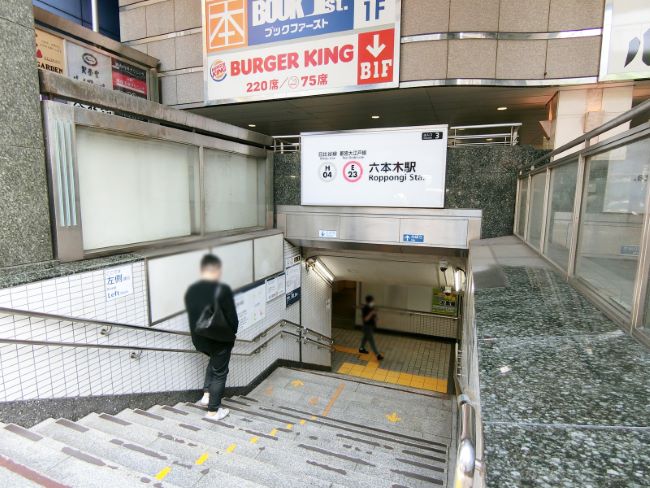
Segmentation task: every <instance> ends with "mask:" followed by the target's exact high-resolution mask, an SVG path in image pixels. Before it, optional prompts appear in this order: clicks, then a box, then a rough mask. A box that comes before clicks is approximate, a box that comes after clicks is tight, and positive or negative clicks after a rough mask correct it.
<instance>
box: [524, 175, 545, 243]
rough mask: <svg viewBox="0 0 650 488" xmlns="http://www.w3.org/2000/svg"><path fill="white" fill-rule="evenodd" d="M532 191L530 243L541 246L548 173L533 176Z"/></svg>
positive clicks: (529, 223)
mask: <svg viewBox="0 0 650 488" xmlns="http://www.w3.org/2000/svg"><path fill="white" fill-rule="evenodd" d="M530 186H531V192H530V198H531V200H530V215H529V222H528V236H527V237H528V238H527V239H526V240H527V241H528V243H529V244H531V245H532V246H534V247H536V248H537V249H539V248H540V244H541V241H542V224H543V223H544V222H542V220H543V218H544V191H545V190H546V173H545V172H544V173H539V174H536V175H535V176H533V179H532V181H531V185H530Z"/></svg>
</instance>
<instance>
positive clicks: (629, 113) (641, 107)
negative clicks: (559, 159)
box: [531, 100, 650, 166]
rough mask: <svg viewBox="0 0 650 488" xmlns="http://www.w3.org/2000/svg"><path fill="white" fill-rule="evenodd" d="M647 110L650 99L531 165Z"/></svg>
mask: <svg viewBox="0 0 650 488" xmlns="http://www.w3.org/2000/svg"><path fill="white" fill-rule="evenodd" d="M645 112H650V100H646V101H644V102H641V103H640V104H638V105H637V106H636V107H634V108H632V109H631V110H628V111H627V112H625V113H622V114H620V115H618V116H616V117H614V118H613V119H612V120H609V121H607V122H605V123H604V124H603V125H600V126H598V127H596V128H595V129H592V130H590V131H589V132H586V133H584V134H582V135H581V136H578V137H576V138H575V139H573V140H571V141H569V142H567V143H566V144H564V145H562V146H560V147H558V148H557V149H553V150H552V151H551V152H549V153H546V154H545V155H544V156H540V157H539V158H537V159H535V160H534V161H533V162H532V163H531V165H532V166H535V165H536V164H537V163H540V162H542V161H545V160H547V159H550V158H552V157H553V156H555V155H557V154H560V153H563V152H565V151H568V150H569V149H572V148H574V147H576V146H578V145H580V144H582V143H584V142H587V141H588V140H589V139H592V138H594V137H596V136H599V135H600V134H603V133H605V132H607V131H609V130H611V129H614V128H616V127H618V126H619V125H621V124H624V123H626V122H629V121H630V120H632V119H634V118H635V117H638V116H639V115H641V114H643V113H645Z"/></svg>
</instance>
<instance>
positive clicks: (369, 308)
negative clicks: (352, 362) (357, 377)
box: [359, 295, 384, 361]
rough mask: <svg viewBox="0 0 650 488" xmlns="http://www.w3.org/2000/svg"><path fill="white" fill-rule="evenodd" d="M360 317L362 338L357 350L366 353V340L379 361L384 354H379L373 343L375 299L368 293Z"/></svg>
mask: <svg viewBox="0 0 650 488" xmlns="http://www.w3.org/2000/svg"><path fill="white" fill-rule="evenodd" d="M361 318H362V320H363V339H362V340H361V347H359V352H360V353H361V354H368V351H367V350H366V342H370V347H371V348H372V351H373V352H374V353H375V355H376V356H377V359H378V360H379V361H381V360H382V359H384V356H382V355H381V354H379V350H378V349H377V344H375V327H377V310H375V299H374V298H373V297H372V296H371V295H368V296H367V297H366V304H365V305H364V306H363V309H362V310H361Z"/></svg>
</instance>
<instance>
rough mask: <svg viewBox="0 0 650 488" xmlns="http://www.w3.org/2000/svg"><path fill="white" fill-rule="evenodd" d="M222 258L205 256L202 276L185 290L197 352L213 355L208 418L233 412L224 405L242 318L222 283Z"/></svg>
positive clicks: (205, 391)
mask: <svg viewBox="0 0 650 488" xmlns="http://www.w3.org/2000/svg"><path fill="white" fill-rule="evenodd" d="M221 268H222V266H221V260H220V259H219V258H218V257H217V256H215V255H214V254H206V255H205V256H203V258H202V259H201V279H200V280H199V281H197V282H196V283H194V284H193V285H191V286H190V287H189V288H188V289H187V292H186V293H185V309H186V310H187V314H188V319H189V326H190V333H191V335H192V343H193V344H194V347H195V348H196V350H197V351H199V352H202V353H203V354H205V355H207V356H209V357H210V360H209V362H208V366H207V368H206V371H205V383H204V387H203V398H201V400H199V404H201V405H203V406H207V407H208V412H207V413H206V415H205V418H207V419H213V420H221V419H223V418H225V417H226V416H227V415H228V414H229V413H230V411H229V410H228V409H227V408H224V407H222V406H221V399H222V398H223V394H224V390H225V388H226V379H227V377H228V363H229V362H230V354H231V352H232V348H233V347H234V345H235V339H236V335H237V328H238V326H239V319H238V317H237V310H236V308H235V299H234V296H233V293H232V290H231V289H230V287H229V286H228V285H226V284H224V283H221V282H220V280H221V271H222V269H221Z"/></svg>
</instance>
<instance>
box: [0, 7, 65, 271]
mask: <svg viewBox="0 0 650 488" xmlns="http://www.w3.org/2000/svg"><path fill="white" fill-rule="evenodd" d="M0 87H2V92H1V93H2V95H1V96H0V268H3V267H6V266H15V265H18V264H24V263H33V262H40V261H47V260H50V259H52V241H51V235H50V217H49V203H48V190H47V179H46V173H45V157H44V150H43V131H42V123H41V112H40V105H39V89H38V74H37V67H36V53H35V44H34V17H33V14H32V2H31V0H3V1H2V2H0Z"/></svg>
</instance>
